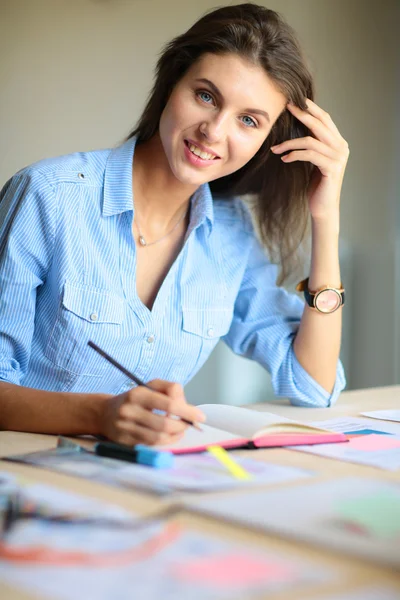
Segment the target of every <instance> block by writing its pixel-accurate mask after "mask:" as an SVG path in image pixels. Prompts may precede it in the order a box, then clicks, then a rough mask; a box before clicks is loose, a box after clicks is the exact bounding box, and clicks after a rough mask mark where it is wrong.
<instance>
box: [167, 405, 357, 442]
mask: <svg viewBox="0 0 400 600" xmlns="http://www.w3.org/2000/svg"><path fill="white" fill-rule="evenodd" d="M199 408H200V409H201V410H202V411H203V412H204V414H205V415H206V417H207V424H201V428H202V430H203V431H197V430H196V429H194V428H193V427H189V428H188V429H187V430H186V433H185V436H184V438H183V439H182V440H180V441H179V442H178V443H176V444H170V445H166V446H160V450H170V451H171V452H173V453H174V454H185V453H189V452H201V451H203V450H205V449H206V448H207V446H212V445H218V446H223V447H224V448H239V447H243V446H244V447H246V446H247V447H252V448H253V447H254V446H255V447H257V448H266V447H273V446H296V445H302V444H328V443H331V442H346V441H347V437H346V436H345V435H344V434H343V433H335V432H333V431H329V430H327V429H320V428H318V427H313V426H311V425H307V423H299V422H297V421H292V420H291V419H286V418H285V417H280V416H279V415H274V414H272V413H269V412H259V411H255V410H249V409H248V408H239V407H237V406H228V405H224V404H201V405H200V406H199Z"/></svg>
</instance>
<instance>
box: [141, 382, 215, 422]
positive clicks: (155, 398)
mask: <svg viewBox="0 0 400 600" xmlns="http://www.w3.org/2000/svg"><path fill="white" fill-rule="evenodd" d="M136 389H138V388H136ZM137 401H138V402H139V403H140V404H141V406H143V408H146V409H147V410H153V409H157V410H162V411H164V412H165V413H167V414H169V415H176V416H177V417H181V418H183V419H186V420H188V421H194V422H196V421H199V422H201V423H203V422H204V421H205V415H204V414H203V413H202V412H201V410H200V409H199V408H197V407H196V406H191V405H190V404H187V402H186V401H184V400H182V399H181V398H171V397H169V396H166V395H163V394H159V393H158V392H153V391H152V390H148V389H147V388H143V387H142V388H141V392H140V395H139V393H138V394H137V400H135V402H137Z"/></svg>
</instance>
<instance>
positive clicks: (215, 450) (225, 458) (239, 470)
mask: <svg viewBox="0 0 400 600" xmlns="http://www.w3.org/2000/svg"><path fill="white" fill-rule="evenodd" d="M207 450H208V452H209V453H210V454H212V455H213V456H214V458H216V459H217V460H218V461H219V462H220V463H221V464H223V465H224V466H225V467H226V468H227V469H228V471H230V472H231V473H232V475H233V476H234V477H236V479H251V475H250V473H248V472H247V471H246V470H245V469H243V467H241V466H240V465H238V463H237V462H236V461H234V460H233V458H231V457H230V456H229V454H228V453H227V451H226V450H225V449H224V448H221V446H207Z"/></svg>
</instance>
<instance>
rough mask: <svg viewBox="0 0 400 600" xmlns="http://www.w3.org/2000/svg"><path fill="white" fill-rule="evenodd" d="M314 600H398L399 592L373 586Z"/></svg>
mask: <svg viewBox="0 0 400 600" xmlns="http://www.w3.org/2000/svg"><path fill="white" fill-rule="evenodd" d="M314 600H399V590H394V589H393V588H389V587H386V586H385V587H381V586H379V587H378V586H373V587H366V588H362V589H359V590H354V591H346V592H339V593H338V594H333V595H331V594H328V595H324V596H318V597H316V598H315V599H314Z"/></svg>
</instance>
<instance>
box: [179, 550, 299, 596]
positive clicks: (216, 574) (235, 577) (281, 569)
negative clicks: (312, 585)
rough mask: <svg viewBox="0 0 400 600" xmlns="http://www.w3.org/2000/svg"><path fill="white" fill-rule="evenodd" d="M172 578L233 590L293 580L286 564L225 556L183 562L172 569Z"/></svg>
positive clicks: (290, 570)
mask: <svg viewBox="0 0 400 600" xmlns="http://www.w3.org/2000/svg"><path fill="white" fill-rule="evenodd" d="M173 575H175V576H176V577H178V578H179V579H181V580H183V581H191V582H192V583H195V582H196V581H199V582H203V583H211V584H213V585H216V586H219V587H223V588H236V587H237V586H238V585H241V586H249V585H256V584H260V583H267V582H275V581H282V580H287V579H289V578H290V579H293V578H294V576H295V571H294V570H293V569H292V568H291V566H289V565H285V564H284V563H282V562H280V563H278V562H273V561H270V560H268V559H260V558H256V557H252V556H248V555H244V554H243V555H242V554H225V555H224V556H220V557H218V556H211V557H205V558H199V559H196V560H192V561H190V562H183V563H180V564H179V565H176V566H175V567H174V568H173Z"/></svg>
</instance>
